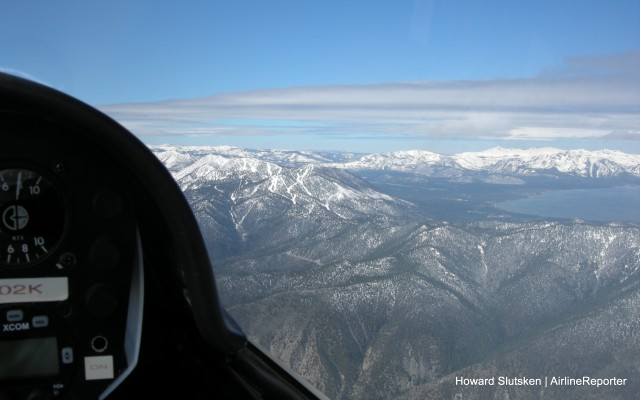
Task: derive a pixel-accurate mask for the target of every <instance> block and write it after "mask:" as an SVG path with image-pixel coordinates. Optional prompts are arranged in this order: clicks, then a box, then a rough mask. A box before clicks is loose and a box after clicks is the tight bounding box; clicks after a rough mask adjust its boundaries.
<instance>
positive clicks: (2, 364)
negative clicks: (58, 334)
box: [0, 337, 60, 379]
mask: <svg viewBox="0 0 640 400" xmlns="http://www.w3.org/2000/svg"><path fill="white" fill-rule="evenodd" d="M59 372H60V366H59V362H58V340H57V339H56V338H55V337H45V338H36V339H23V340H11V341H0V379H15V378H35V377H44V376H53V375H57V374H58V373H59Z"/></svg>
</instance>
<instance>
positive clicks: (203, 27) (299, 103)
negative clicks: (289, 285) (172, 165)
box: [0, 0, 640, 153]
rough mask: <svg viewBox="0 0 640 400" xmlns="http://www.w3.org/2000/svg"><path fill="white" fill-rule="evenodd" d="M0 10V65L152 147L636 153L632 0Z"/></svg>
mask: <svg viewBox="0 0 640 400" xmlns="http://www.w3.org/2000/svg"><path fill="white" fill-rule="evenodd" d="M187 4H188V5H187ZM0 5H1V6H2V10H3V11H2V13H0V69H1V70H4V71H8V72H12V73H15V74H20V75H23V76H26V77H30V78H32V79H36V80H39V81H41V82H44V83H46V84H48V85H50V86H52V87H55V88H57V89H60V90H62V91H65V92H67V93H69V94H71V95H73V96H76V97H78V98H80V99H81V100H84V101H86V102H88V103H90V104H92V105H95V106H98V107H99V108H100V109H102V110H103V111H105V112H107V113H108V114H110V115H112V116H113V117H114V118H116V119H117V120H118V121H120V122H121V123H123V124H124V125H125V126H127V127H128V128H130V129H131V130H132V131H133V132H134V133H135V134H137V135H138V136H140V137H141V138H142V139H143V140H145V141H146V142H148V143H167V142H168V143H178V144H230V145H239V146H245V147H261V148H265V147H278V148H313V149H345V150H361V151H384V150H397V149H407V148H419V149H425V150H433V151H439V152H444V153H451V152H455V151H458V150H460V151H466V150H473V149H479V150H482V149H484V148H487V147H490V146H492V145H495V144H501V145H503V146H505V145H506V146H509V147H530V146H549V145H555V146H558V147H583V148H593V149H596V148H603V147H609V148H618V149H623V150H625V151H627V152H636V153H640V133H639V131H640V94H638V93H640V73H639V72H638V71H640V2H638V1H637V0H634V1H623V0H621V1H610V0H609V1H585V0H582V1H558V0H556V1H535V2H524V1H499V2H498V1H464V0H457V1H437V0H436V1H429V0H424V1H420V0H417V1H397V0H396V1H390V0H385V1H376V0H367V1H322V2H320V1H304V0H291V1H243V0H239V1H191V2H159V1H135V2H133V1H120V0H112V1H108V2H107V1H94V2H80V1H55V2H51V1H22V2H14V1H7V0H0Z"/></svg>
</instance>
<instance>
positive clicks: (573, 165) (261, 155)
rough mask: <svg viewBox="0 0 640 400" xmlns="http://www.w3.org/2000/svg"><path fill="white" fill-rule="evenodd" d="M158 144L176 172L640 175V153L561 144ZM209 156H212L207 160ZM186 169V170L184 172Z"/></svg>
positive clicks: (161, 155)
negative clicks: (456, 149) (304, 147)
mask: <svg viewBox="0 0 640 400" xmlns="http://www.w3.org/2000/svg"><path fill="white" fill-rule="evenodd" d="M152 150H154V152H155V153H156V154H157V156H158V158H160V160H161V161H162V162H163V163H164V164H165V165H166V166H167V167H168V168H169V169H170V170H171V171H172V172H178V171H179V170H181V169H182V168H185V167H186V166H189V165H192V166H193V167H194V168H193V169H197V168H207V167H206V165H205V164H207V165H209V166H215V169H216V170H217V171H218V176H221V175H220V174H224V173H226V172H224V171H247V172H248V171H252V172H253V173H261V172H260V171H262V170H264V169H265V168H266V169H269V168H272V169H273V168H274V167H276V166H279V167H300V166H303V165H308V164H318V165H322V166H325V167H330V168H337V169H344V170H348V171H381V172H402V173H412V174H418V175H423V176H436V177H459V176H461V175H468V174H473V173H484V174H492V175H502V176H520V177H525V176H538V175H544V176H549V175H561V176H569V177H582V178H609V177H633V178H640V155H638V154H626V153H623V152H620V151H614V150H598V151H587V150H560V149H556V148H548V147H547V148H532V149H526V150H523V149H506V148H502V147H495V148H492V149H489V150H485V151H481V152H465V153H459V154H454V155H451V156H447V155H442V154H437V153H433V152H429V151H420V150H409V151H396V152H389V153H376V154H356V153H343V152H313V151H285V150H247V149H240V148H237V147H229V146H218V147H206V146H205V147H171V146H155V147H152ZM203 157H208V159H206V160H205V159H203ZM231 159H233V160H234V161H233V162H232V161H231ZM197 160H198V162H199V166H198V167H197V168H196V166H195V165H194V163H195V162H196V161H197ZM258 161H260V162H258ZM209 172H211V171H209ZM183 175H184V173H183V174H182V175H181V176H180V178H181V177H182V176H183ZM177 177H178V176H177ZM216 179H217V178H216ZM179 180H180V179H179Z"/></svg>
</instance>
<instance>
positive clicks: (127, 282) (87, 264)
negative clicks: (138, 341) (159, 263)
mask: <svg viewBox="0 0 640 400" xmlns="http://www.w3.org/2000/svg"><path fill="white" fill-rule="evenodd" d="M0 123H1V124H2V128H1V129H2V132H3V135H2V139H3V140H2V142H3V143H2V146H0V324H1V325H2V330H0V357H1V358H2V364H3V366H2V367H0V388H1V389H0V396H2V398H3V399H4V398H7V399H23V398H24V399H26V398H30V397H33V396H43V398H98V397H99V396H101V395H102V394H104V393H106V392H108V388H109V386H110V385H112V384H113V383H114V382H115V381H116V380H117V378H118V377H119V376H120V375H121V374H122V373H123V372H124V371H126V370H127V368H129V367H131V364H132V362H131V360H132V359H135V357H133V355H132V354H131V352H132V350H130V349H129V350H127V349H125V346H129V347H130V344H128V343H127V342H128V341H130V338H127V325H128V324H129V330H131V326H130V325H131V324H132V321H131V320H130V318H131V317H130V316H129V314H130V311H131V308H132V307H135V304H134V303H135V302H138V301H141V299H140V298H136V299H132V298H131V296H132V293H134V297H137V296H140V295H141V293H139V287H137V286H136V287H132V281H133V280H134V274H135V273H136V271H141V268H142V267H141V265H140V264H141V262H140V260H139V249H138V247H139V241H138V238H137V227H136V222H135V211H134V207H133V201H132V200H131V196H132V193H133V190H132V183H131V178H130V176H128V175H127V173H126V171H125V170H123V169H122V168H121V167H120V166H119V165H118V164H117V163H114V162H113V161H112V160H113V158H112V157H107V156H106V155H105V154H104V152H103V150H102V149H100V148H99V146H97V145H95V144H93V143H91V142H89V141H87V139H86V135H82V134H80V133H79V132H76V131H75V130H74V128H73V127H68V126H64V125H61V124H58V123H56V122H54V121H50V120H45V119H41V118H40V117H39V116H36V115H28V114H20V113H12V112H7V111H4V112H3V111H0ZM136 282H139V279H138V280H136ZM128 352H129V354H128ZM38 398H40V397H38Z"/></svg>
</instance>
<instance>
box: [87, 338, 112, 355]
mask: <svg viewBox="0 0 640 400" xmlns="http://www.w3.org/2000/svg"><path fill="white" fill-rule="evenodd" d="M108 346H109V341H108V340H107V338H106V337H104V336H95V337H94V338H93V339H91V348H92V349H93V350H94V351H95V352H97V353H102V352H104V351H105V350H106V349H107V347H108Z"/></svg>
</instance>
